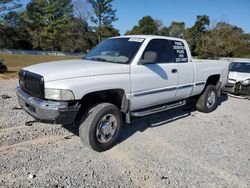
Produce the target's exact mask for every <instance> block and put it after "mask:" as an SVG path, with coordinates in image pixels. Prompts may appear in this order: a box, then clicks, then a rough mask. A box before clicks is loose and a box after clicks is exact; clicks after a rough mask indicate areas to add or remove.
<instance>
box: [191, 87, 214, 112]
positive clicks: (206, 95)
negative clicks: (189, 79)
mask: <svg viewBox="0 0 250 188" xmlns="http://www.w3.org/2000/svg"><path fill="white" fill-rule="evenodd" d="M217 107H218V93H217V90H216V87H215V86H214V85H208V86H207V87H206V89H205V90H204V92H203V93H202V94H201V96H200V97H199V99H198V101H197V103H196V108H197V110H198V111H200V112H204V113H209V112H212V111H214V110H215V109H216V108H217Z"/></svg>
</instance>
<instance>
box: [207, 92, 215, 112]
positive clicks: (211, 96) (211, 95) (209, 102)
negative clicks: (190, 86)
mask: <svg viewBox="0 0 250 188" xmlns="http://www.w3.org/2000/svg"><path fill="white" fill-rule="evenodd" d="M215 100H216V94H215V92H214V91H210V92H209V93H208V96H207V107H208V108H212V107H213V106H214V104H215Z"/></svg>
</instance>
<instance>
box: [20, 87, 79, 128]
mask: <svg viewBox="0 0 250 188" xmlns="http://www.w3.org/2000/svg"><path fill="white" fill-rule="evenodd" d="M16 93H17V96H18V101H19V105H20V106H21V107H22V108H23V109H24V110H25V111H26V112H27V113H28V114H30V115H31V116H32V117H34V118H35V119H37V120H39V121H41V122H45V123H55V124H68V123H73V122H74V120H75V117H76V115H77V113H78V110H79V108H80V106H79V105H78V103H77V104H75V105H73V106H69V103H68V102H61V101H49V100H42V99H39V98H36V97H32V96H31V95H29V94H28V93H26V92H25V91H23V90H22V89H21V88H20V87H17V88H16Z"/></svg>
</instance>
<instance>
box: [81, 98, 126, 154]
mask: <svg viewBox="0 0 250 188" xmlns="http://www.w3.org/2000/svg"><path fill="white" fill-rule="evenodd" d="M121 127H122V115H121V112H120V110H119V109H118V108H117V107H116V106H115V105H113V104H110V103H100V104H97V105H95V106H94V107H92V108H90V109H89V110H88V111H87V114H86V117H85V119H83V121H82V123H81V125H80V128H79V136H80V138H81V141H82V142H83V144H84V145H86V146H88V147H90V148H92V149H93V150H95V151H99V152H102V151H105V150H108V149H110V148H111V147H113V145H114V144H115V141H116V139H117V137H118V135H119V133H120V130H121Z"/></svg>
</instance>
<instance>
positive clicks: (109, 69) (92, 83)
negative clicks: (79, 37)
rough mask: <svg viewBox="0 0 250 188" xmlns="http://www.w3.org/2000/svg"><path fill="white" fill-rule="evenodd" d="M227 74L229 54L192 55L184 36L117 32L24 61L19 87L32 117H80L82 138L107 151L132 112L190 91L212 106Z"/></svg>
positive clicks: (164, 106) (172, 104)
mask: <svg viewBox="0 0 250 188" xmlns="http://www.w3.org/2000/svg"><path fill="white" fill-rule="evenodd" d="M227 78H228V62H227V61H211V60H193V59H192V57H191V53H190V50H189V47H188V44H187V42H186V41H185V40H182V39H178V38H170V37H161V36H144V35H140V36H122V37H114V38H110V39H107V40H105V41H103V42H102V43H100V44H99V45H98V46H97V47H96V48H95V49H93V50H92V51H91V52H90V53H89V54H88V55H86V56H85V58H84V59H83V60H68V61H58V62H49V63H43V64H39V65H33V66H29V67H26V68H23V69H22V70H21V71H20V73H19V83H20V86H18V87H17V88H16V92H17V95H18V98H19V104H20V106H21V107H22V108H23V109H24V110H25V111H26V112H28V113H29V114H30V115H31V116H33V117H34V118H35V119H37V120H40V121H42V122H53V123H56V124H66V123H67V124H68V123H73V122H75V121H76V120H77V122H78V123H80V124H79V125H80V127H79V136H80V138H81V140H82V142H83V143H84V144H86V145H88V146H89V147H91V148H93V149H94V150H96V151H105V150H107V149H109V148H110V147H112V146H113V145H114V143H115V141H116V139H117V137H118V135H119V133H120V130H121V127H122V124H123V121H124V120H125V121H126V122H127V123H129V122H130V117H131V116H135V117H141V116H146V115H149V114H153V113H157V112H161V111H164V110H169V109H172V108H176V107H180V106H183V105H185V103H186V101H185V99H187V98H189V97H192V96H197V105H196V106H197V109H198V110H199V111H201V112H205V113H208V112H212V111H213V110H215V109H216V107H217V105H218V96H219V95H220V89H221V88H222V87H223V86H224V85H225V84H226V83H227ZM72 125H74V124H72Z"/></svg>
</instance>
